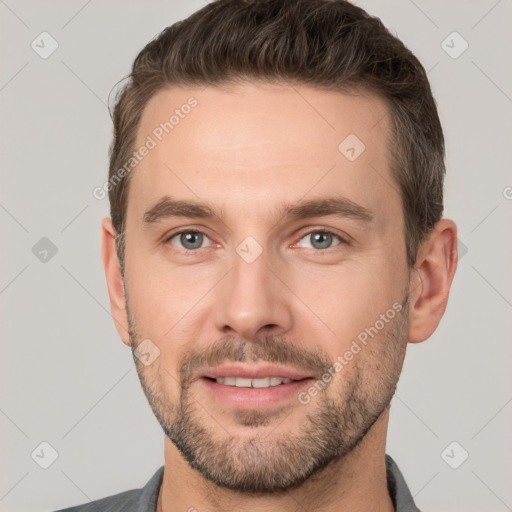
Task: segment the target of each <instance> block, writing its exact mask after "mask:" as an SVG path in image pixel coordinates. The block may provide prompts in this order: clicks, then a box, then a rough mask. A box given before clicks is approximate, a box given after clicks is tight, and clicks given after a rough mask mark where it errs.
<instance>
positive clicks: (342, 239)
mask: <svg viewBox="0 0 512 512" xmlns="http://www.w3.org/2000/svg"><path fill="white" fill-rule="evenodd" d="M305 229H307V231H303V232H302V233H300V235H298V238H296V240H297V242H293V243H292V244H289V245H288V247H297V245H298V242H300V241H301V240H302V239H303V238H304V237H306V236H308V235H311V234H313V233H327V234H330V235H333V236H335V237H337V238H338V239H339V240H340V243H339V244H336V245H334V246H333V247H328V248H327V249H315V248H312V250H313V251H315V252H327V251H329V250H331V249H333V250H334V249H335V248H336V247H338V246H340V245H350V239H351V237H350V236H349V235H346V234H343V235H342V234H340V233H338V232H337V231H335V230H333V229H331V228H326V227H316V228H311V227H308V228H305ZM183 233H197V234H201V235H203V236H204V237H206V238H207V239H208V240H210V241H211V242H212V239H211V238H210V237H209V236H208V235H207V234H206V233H205V232H204V231H202V230H201V229H199V228H179V229H178V231H173V232H171V233H170V234H166V235H164V237H163V242H164V244H167V243H169V242H170V240H171V239H172V238H174V237H175V236H177V235H181V234H183ZM217 245H218V244H217ZM208 248H211V245H210V246H208V247H199V248H197V249H186V248H181V247H177V249H178V250H180V251H183V252H186V253H192V252H197V251H198V250H199V249H208ZM305 249H311V248H310V247H305Z"/></svg>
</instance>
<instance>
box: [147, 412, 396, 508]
mask: <svg viewBox="0 0 512 512" xmlns="http://www.w3.org/2000/svg"><path fill="white" fill-rule="evenodd" d="M388 418H389V412H388V409H386V410H385V411H384V412H383V413H382V415H381V416H380V417H379V419H378V420H377V421H376V422H375V424H374V425H373V427H372V428H371V429H370V431H369V432H368V433H367V435H366V436H365V437H364V439H362V440H361V442H360V443H359V444H358V445H357V446H356V448H354V449H353V450H352V451H351V452H350V453H349V454H347V455H346V456H345V457H343V458H342V459H341V460H338V461H334V462H333V463H331V464H330V465H329V466H327V467H326V468H324V469H323V470H322V471H320V472H318V473H316V474H315V475H313V476H312V477H310V478H309V479H308V480H307V481H306V482H304V483H303V484H302V485H300V486H299V487H297V488H294V489H292V490H289V491H286V492H282V493H274V494H269V495H254V494H246V493H240V492H237V491H233V490H230V489H225V488H221V487H218V486H216V485H215V484H213V483H212V482H210V481H209V480H206V479H205V478H204V477H203V476H202V475H201V474H200V473H199V472H198V471H196V470H194V469H192V468H191V467H190V466H189V465H188V463H187V462H186V461H185V460H184V459H183V457H182V456H181V454H180V452H179V451H178V450H177V449H176V447H175V446H174V444H173V443H172V442H171V441H170V440H169V439H168V438H167V437H166V438H165V441H164V447H165V468H164V476H163V481H162V486H161V488H160V494H159V496H158V505H157V511H158V512H174V511H177V510H190V511H194V510H195V511H201V512H218V511H222V512H234V511H237V512H251V511H259V510H280V511H283V512H292V511H296V510H297V507H298V506H299V505H300V506H299V508H300V509H304V510H315V511H318V512H335V511H336V512H339V511H342V510H353V511H358V510H364V511H368V512H370V511H379V512H393V511H394V507H393V503H392V501H391V498H390V496H389V493H388V488H387V480H386V464H385V449H386V431H387V423H388Z"/></svg>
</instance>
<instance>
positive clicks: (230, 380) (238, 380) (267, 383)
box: [215, 377, 292, 388]
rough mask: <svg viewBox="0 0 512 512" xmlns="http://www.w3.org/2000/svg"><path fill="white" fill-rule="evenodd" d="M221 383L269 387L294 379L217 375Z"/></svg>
mask: <svg viewBox="0 0 512 512" xmlns="http://www.w3.org/2000/svg"><path fill="white" fill-rule="evenodd" d="M215 380H216V381H217V382H218V383H219V384H224V385H225V386H236V387H238V388H251V387H252V388H268V387H271V386H279V385H280V384H288V383H289V382H291V381H292V379H282V378H281V377H264V378H259V379H245V378H243V377H217V378H216V379H215Z"/></svg>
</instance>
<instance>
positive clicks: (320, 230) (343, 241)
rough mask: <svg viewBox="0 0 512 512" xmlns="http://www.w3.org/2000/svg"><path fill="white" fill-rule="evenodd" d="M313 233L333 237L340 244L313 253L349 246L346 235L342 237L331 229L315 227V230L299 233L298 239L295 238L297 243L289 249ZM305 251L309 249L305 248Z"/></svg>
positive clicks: (348, 238) (348, 239)
mask: <svg viewBox="0 0 512 512" xmlns="http://www.w3.org/2000/svg"><path fill="white" fill-rule="evenodd" d="M313 233H327V234H329V235H333V236H335V237H337V238H338V239H339V240H340V243H339V244H336V245H334V246H332V247H328V248H327V249H314V248H313V250H314V251H316V252H326V251H329V250H331V249H335V248H336V247H338V246H340V245H350V238H351V237H349V236H348V235H342V234H340V233H338V232H337V231H335V230H333V229H329V228H324V227H317V228H308V230H307V231H304V232H302V233H300V234H299V235H298V238H296V240H297V242H293V244H291V247H296V246H297V245H298V243H299V242H300V241H301V240H302V239H303V238H304V237H306V236H308V235H311V234H313ZM305 249H310V247H305Z"/></svg>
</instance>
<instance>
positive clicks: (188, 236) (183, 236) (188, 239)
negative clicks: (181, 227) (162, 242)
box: [167, 231, 208, 251]
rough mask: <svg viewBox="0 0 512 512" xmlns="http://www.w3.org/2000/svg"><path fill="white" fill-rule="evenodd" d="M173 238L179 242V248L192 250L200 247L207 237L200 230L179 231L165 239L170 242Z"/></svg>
mask: <svg viewBox="0 0 512 512" xmlns="http://www.w3.org/2000/svg"><path fill="white" fill-rule="evenodd" d="M174 239H177V241H178V242H179V243H180V244H181V247H179V246H178V247H179V248H180V249H184V250H186V251H193V250H194V249H202V248H203V242H204V241H205V240H206V239H208V237H207V236H206V235H205V234H204V233H201V232H200V231H180V232H179V233H175V234H174V235H173V236H171V237H170V238H169V239H168V240H167V241H168V242H172V240H174ZM172 243H174V242H172Z"/></svg>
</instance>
